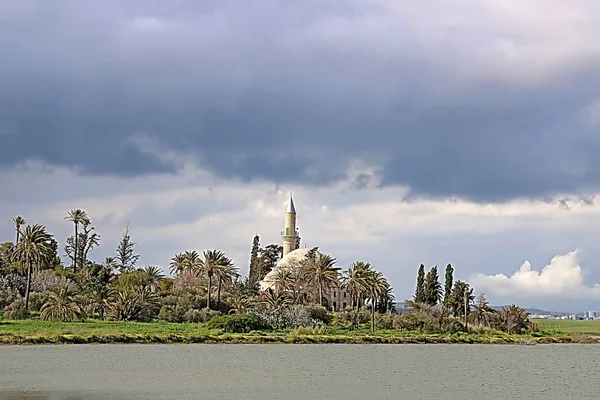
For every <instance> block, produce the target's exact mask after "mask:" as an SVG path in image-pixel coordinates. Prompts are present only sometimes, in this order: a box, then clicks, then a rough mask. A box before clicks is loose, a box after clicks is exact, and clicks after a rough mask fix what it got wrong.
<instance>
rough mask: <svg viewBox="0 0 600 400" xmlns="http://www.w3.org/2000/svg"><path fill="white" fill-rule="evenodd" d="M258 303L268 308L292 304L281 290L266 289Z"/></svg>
mask: <svg viewBox="0 0 600 400" xmlns="http://www.w3.org/2000/svg"><path fill="white" fill-rule="evenodd" d="M260 302H261V303H263V304H265V305H266V306H267V307H268V308H279V307H283V306H286V305H288V304H290V303H291V302H292V299H291V298H290V296H289V295H288V294H287V292H284V291H283V290H273V289H271V288H269V289H267V290H266V291H265V292H264V293H263V294H262V295H261V297H260Z"/></svg>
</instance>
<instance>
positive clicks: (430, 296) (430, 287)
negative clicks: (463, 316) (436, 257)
mask: <svg viewBox="0 0 600 400" xmlns="http://www.w3.org/2000/svg"><path fill="white" fill-rule="evenodd" d="M441 299H442V285H441V284H440V278H439V275H438V270H437V265H436V266H435V267H432V268H431V269H430V270H429V272H428V273H427V275H426V276H425V303H427V304H429V305H431V306H435V305H436V304H438V303H439V302H440V300H441Z"/></svg>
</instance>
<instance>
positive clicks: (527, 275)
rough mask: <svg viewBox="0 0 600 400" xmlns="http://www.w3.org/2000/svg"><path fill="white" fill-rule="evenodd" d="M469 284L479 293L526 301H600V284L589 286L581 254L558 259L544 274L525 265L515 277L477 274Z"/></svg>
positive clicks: (526, 263) (573, 252) (546, 268)
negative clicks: (557, 299)
mask: <svg viewBox="0 0 600 400" xmlns="http://www.w3.org/2000/svg"><path fill="white" fill-rule="evenodd" d="M469 282H470V283H471V284H472V285H473V286H474V287H475V288H476V290H477V291H483V292H488V291H489V292H491V293H495V294H497V295H501V296H513V297H516V298H519V299H523V298H528V299H531V298H544V297H546V298H571V299H600V284H594V285H591V286H590V285H587V284H586V283H585V277H584V273H583V269H582V268H581V266H580V265H579V250H573V251H571V252H568V253H566V254H562V255H557V256H556V257H554V258H552V260H550V263H549V264H548V265H546V266H545V267H544V268H543V269H542V270H541V271H540V272H538V271H536V270H533V269H532V268H531V263H530V262H529V261H525V262H524V263H523V265H521V268H519V270H518V271H517V272H515V273H514V274H512V275H511V276H507V275H504V274H496V275H484V274H481V273H479V274H476V275H474V276H472V277H471V279H470V280H469Z"/></svg>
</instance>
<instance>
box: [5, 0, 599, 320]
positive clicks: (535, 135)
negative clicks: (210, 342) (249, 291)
mask: <svg viewBox="0 0 600 400" xmlns="http://www.w3.org/2000/svg"><path fill="white" fill-rule="evenodd" d="M599 34H600V3H599V2H597V1H595V0H572V1H569V2H564V1H553V0H550V1H549V0H530V1H527V2H522V1H518V0H454V1H445V0H422V1H420V2H414V1H408V0H331V1H326V2H324V1H317V0H296V1H293V2H290V1H284V0H280V1H276V0H256V1H253V2H248V1H241V0H205V1H202V2H198V1H193V0H189V1H187V0H171V1H169V2H164V1H159V0H131V1H128V2H122V1H119V0H105V1H102V2H97V1H85V0H62V1H60V2H53V3H52V4H50V3H48V2H46V1H43V0H20V1H18V2H15V1H10V0H0V54H2V57H0V88H1V89H0V143H1V144H2V145H1V146H0V187H2V190H1V191H0V241H8V240H12V239H13V237H14V227H13V226H12V221H11V220H12V217H14V216H15V215H22V216H23V217H25V219H26V220H27V221H28V222H30V223H41V224H43V225H45V226H46V227H47V228H48V230H49V231H50V232H52V233H53V234H54V235H55V236H56V238H57V239H58V240H59V242H60V243H61V253H64V251H62V249H63V245H64V239H65V238H66V237H67V236H68V235H70V234H72V233H71V232H72V228H73V227H72V224H71V223H69V222H68V221H66V220H64V216H65V215H66V213H67V212H68V211H69V210H70V209H73V208H82V209H84V210H86V211H87V212H88V214H89V215H90V217H91V219H92V223H93V225H94V226H95V227H96V231H97V232H98V233H99V234H100V235H101V236H102V242H101V245H100V247H99V248H98V249H96V250H94V251H93V252H92V253H91V254H90V257H91V258H92V259H96V260H103V259H104V257H106V256H110V255H113V254H114V249H115V247H116V245H117V241H118V239H119V236H120V234H121V233H122V231H123V229H124V227H125V226H126V225H127V224H129V226H130V227H131V234H132V237H133V239H134V241H135V242H137V245H138V250H139V253H140V254H141V258H140V260H139V262H140V265H142V266H144V265H159V266H161V267H162V268H165V269H168V264H169V260H170V258H171V257H172V256H173V255H175V254H176V253H179V252H181V251H184V250H191V249H197V250H200V251H201V250H206V249H215V248H216V249H221V250H222V251H224V252H226V253H227V254H229V255H231V256H232V257H233V258H234V261H235V262H236V265H237V266H239V267H240V270H241V272H242V273H247V270H248V259H249V253H250V247H251V244H252V238H253V236H254V235H255V234H256V233H258V234H259V235H260V237H261V243H262V244H263V245H267V244H270V243H280V242H281V239H280V237H279V233H280V231H281V230H282V229H283V217H284V215H283V213H284V211H285V206H286V201H287V198H288V196H289V192H293V193H294V200H295V204H296V209H297V211H298V227H299V229H300V232H301V236H302V246H304V245H306V246H309V247H312V246H319V247H320V248H321V250H322V251H323V252H325V253H328V254H331V255H332V256H334V257H335V258H336V259H337V260H338V266H341V267H342V268H346V267H347V266H348V265H349V264H350V263H351V262H353V261H357V260H362V261H368V262H370V263H372V264H373V265H374V266H375V267H376V268H377V269H379V270H380V271H382V272H383V273H384V274H385V276H386V277H387V278H388V280H389V281H390V283H391V284H392V285H393V286H394V288H395V294H396V297H397V300H398V301H399V302H401V301H403V300H404V299H406V298H409V297H411V296H412V294H413V292H414V286H415V281H416V272H417V269H418V266H419V264H421V263H424V264H425V265H426V266H427V267H428V268H430V267H432V266H434V265H438V268H439V269H440V270H441V275H442V276H443V269H444V267H445V266H446V264H448V263H452V265H453V266H454V268H455V279H461V280H466V281H468V282H469V283H471V284H472V285H473V287H474V289H475V293H485V295H486V297H487V298H488V300H490V302H491V303H492V304H509V303H517V304H520V305H523V306H528V307H538V308H543V309H549V310H557V311H579V310H581V311H583V310H588V309H592V310H600V305H599V304H600V284H599V283H600V271H599V270H598V268H597V260H598V259H599V258H600V247H599V246H598V245H597V238H598V236H599V233H600V224H598V223H597V221H598V219H599V218H600V205H599V204H598V202H597V200H596V195H597V194H598V193H599V192H600V157H598V156H597V155H598V153H599V151H600V75H599V74H598V70H599V68H600V42H598V41H597V40H596V38H597V37H598V35H599Z"/></svg>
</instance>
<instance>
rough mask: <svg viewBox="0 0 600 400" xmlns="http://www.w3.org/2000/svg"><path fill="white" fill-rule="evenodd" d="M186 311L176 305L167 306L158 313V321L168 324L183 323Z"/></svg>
mask: <svg viewBox="0 0 600 400" xmlns="http://www.w3.org/2000/svg"><path fill="white" fill-rule="evenodd" d="M184 313H185V310H183V309H182V308H180V307H177V306H175V305H169V304H165V305H164V306H162V307H161V308H160V311H159V312H158V319H160V320H162V321H166V322H183V314H184Z"/></svg>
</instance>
